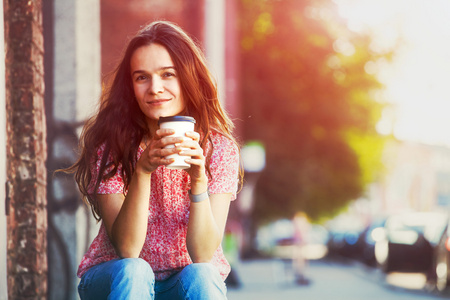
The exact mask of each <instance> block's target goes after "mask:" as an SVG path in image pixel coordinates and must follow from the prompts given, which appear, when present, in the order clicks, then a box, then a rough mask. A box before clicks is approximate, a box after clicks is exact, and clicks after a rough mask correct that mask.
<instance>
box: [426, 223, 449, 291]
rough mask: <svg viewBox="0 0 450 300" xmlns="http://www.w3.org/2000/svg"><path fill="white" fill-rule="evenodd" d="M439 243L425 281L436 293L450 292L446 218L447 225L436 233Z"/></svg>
mask: <svg viewBox="0 0 450 300" xmlns="http://www.w3.org/2000/svg"><path fill="white" fill-rule="evenodd" d="M437 234H439V242H438V244H437V246H436V247H435V249H434V253H433V266H432V269H431V270H430V272H429V274H427V281H428V284H429V286H431V287H434V288H435V289H436V290H437V291H438V292H441V293H449V292H450V218H448V217H447V224H446V226H445V227H444V230H442V232H440V233H439V232H438V233H437Z"/></svg>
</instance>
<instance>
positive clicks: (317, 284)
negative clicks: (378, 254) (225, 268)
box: [228, 259, 443, 300]
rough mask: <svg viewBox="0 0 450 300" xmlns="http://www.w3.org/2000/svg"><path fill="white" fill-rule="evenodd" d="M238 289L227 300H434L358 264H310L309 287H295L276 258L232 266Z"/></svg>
mask: <svg viewBox="0 0 450 300" xmlns="http://www.w3.org/2000/svg"><path fill="white" fill-rule="evenodd" d="M235 269H236V271H237V274H238V275H239V278H240V280H241V282H242V286H241V287H240V288H237V289H235V288H231V287H229V288H228V300H253V299H257V300H281V299H283V300H300V299H301V300H322V299H323V300H380V299H383V300H391V299H395V300H419V299H420V300H430V299H431V300H436V299H443V298H442V297H439V296H437V295H432V294H430V293H426V292H424V291H420V290H408V289H403V288H397V287H394V286H392V285H389V284H387V283H386V282H385V279H384V277H381V274H380V273H379V272H376V271H373V270H372V271H371V270H369V269H364V268H363V267H362V266H361V265H358V264H352V263H348V264H345V263H344V264H339V263H332V262H329V261H323V260H322V261H320V260H319V261H311V262H310V264H309V266H308V268H307V270H306V275H307V277H308V278H309V279H310V280H311V283H310V284H309V285H296V284H295V283H294V280H293V275H292V273H290V272H285V269H284V264H283V262H282V261H281V260H279V259H267V260H253V261H245V262H242V263H241V264H240V265H238V266H236V267H235Z"/></svg>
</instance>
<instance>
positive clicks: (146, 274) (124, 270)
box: [117, 258, 155, 282]
mask: <svg viewBox="0 0 450 300" xmlns="http://www.w3.org/2000/svg"><path fill="white" fill-rule="evenodd" d="M117 263H118V264H119V271H118V274H120V275H121V276H122V277H128V278H132V277H134V278H136V277H140V278H146V279H149V280H150V282H153V281H154V278H155V275H154V273H153V270H152V268H151V266H150V264H149V263H148V262H146V261H145V260H143V259H142V258H122V259H120V260H119V261H118V262H117Z"/></svg>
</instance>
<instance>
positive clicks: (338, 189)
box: [239, 0, 386, 222]
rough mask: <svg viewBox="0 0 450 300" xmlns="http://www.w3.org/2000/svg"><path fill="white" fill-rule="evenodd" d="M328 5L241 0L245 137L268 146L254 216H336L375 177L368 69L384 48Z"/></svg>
mask: <svg viewBox="0 0 450 300" xmlns="http://www.w3.org/2000/svg"><path fill="white" fill-rule="evenodd" d="M333 11H334V10H333V6H332V1H308V0H278V1H277V0H242V1H241V17H240V20H239V29H240V33H241V51H242V62H243V64H242V67H241V68H242V72H241V74H242V80H241V84H242V90H243V97H242V99H244V100H243V107H244V116H245V120H244V126H243V127H244V137H245V139H246V140H259V141H261V142H262V143H263V144H264V145H265V147H266V157H267V163H266V168H265V170H264V171H263V172H262V174H261V176H260V178H259V180H258V183H257V186H256V191H255V195H256V198H255V199H256V201H255V206H254V210H253V218H254V220H256V221H257V222H263V221H268V220H271V219H276V218H280V217H288V218H290V217H292V215H293V214H294V213H295V212H297V211H305V212H306V213H307V214H308V215H309V217H310V218H311V219H313V220H316V221H317V220H319V219H321V218H326V217H330V216H333V215H335V214H336V213H337V212H339V211H340V210H342V209H343V208H344V207H346V205H347V204H348V203H349V202H350V201H352V200H355V199H357V198H358V197H360V196H361V195H363V193H364V190H365V186H366V184H367V183H369V182H370V181H372V180H373V178H374V177H375V176H377V174H378V172H379V170H380V164H379V163H378V161H379V158H380V155H381V150H382V146H383V139H382V138H381V137H379V136H378V134H377V133H376V131H375V124H376V122H377V120H378V119H379V118H380V115H381V105H380V104H379V103H378V102H376V101H375V100H374V96H373V95H374V93H373V91H374V90H376V89H378V88H380V87H381V85H380V83H379V82H378V81H377V79H376V77H375V75H374V73H373V72H367V70H368V68H369V67H370V66H373V65H374V64H375V63H376V61H377V60H378V59H380V58H381V57H385V56H386V54H378V53H374V52H372V51H370V43H371V40H370V38H368V37H366V36H358V35H356V34H352V33H351V32H350V31H349V30H348V29H346V27H345V24H344V23H343V22H342V21H341V20H339V18H338V17H337V14H336V13H333Z"/></svg>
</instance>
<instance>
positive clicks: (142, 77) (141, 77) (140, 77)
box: [136, 75, 147, 81]
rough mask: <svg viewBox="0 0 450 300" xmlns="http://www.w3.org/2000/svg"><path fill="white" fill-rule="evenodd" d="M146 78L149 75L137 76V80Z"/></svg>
mask: <svg viewBox="0 0 450 300" xmlns="http://www.w3.org/2000/svg"><path fill="white" fill-rule="evenodd" d="M145 79H147V77H146V76H144V75H141V76H138V77H136V80H137V81H141V80H145Z"/></svg>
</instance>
